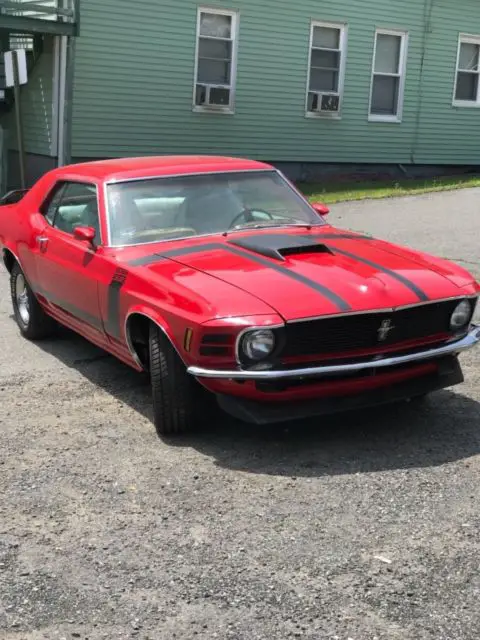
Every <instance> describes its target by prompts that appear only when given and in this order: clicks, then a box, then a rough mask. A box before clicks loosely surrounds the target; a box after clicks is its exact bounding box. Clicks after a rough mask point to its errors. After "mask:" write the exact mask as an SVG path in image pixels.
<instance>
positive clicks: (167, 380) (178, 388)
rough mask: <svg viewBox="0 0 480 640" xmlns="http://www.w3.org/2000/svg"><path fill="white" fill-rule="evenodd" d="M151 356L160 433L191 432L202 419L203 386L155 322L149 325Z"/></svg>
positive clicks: (154, 406)
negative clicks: (186, 367) (191, 373)
mask: <svg viewBox="0 0 480 640" xmlns="http://www.w3.org/2000/svg"><path fill="white" fill-rule="evenodd" d="M149 356H150V377H151V384H152V396H153V416H154V424H155V429H156V431H157V434H158V435H159V436H164V435H178V434H181V433H186V432H188V431H191V430H192V429H193V428H194V427H196V426H197V424H198V422H199V420H200V419H201V418H202V415H201V414H202V411H201V409H200V407H201V405H202V403H201V399H202V393H203V389H202V388H201V387H200V385H199V384H198V382H197V381H196V380H195V379H194V378H193V377H192V376H190V375H189V374H188V373H187V371H186V369H185V365H184V364H183V362H182V360H181V359H180V357H179V355H178V354H177V352H176V351H175V349H174V348H173V346H172V345H171V344H170V342H169V341H168V340H167V338H166V337H165V336H164V334H163V333H162V331H161V330H160V329H159V328H158V327H157V326H156V325H154V324H153V323H152V324H151V325H150V336H149ZM205 393H206V392H205ZM199 401H200V402H199Z"/></svg>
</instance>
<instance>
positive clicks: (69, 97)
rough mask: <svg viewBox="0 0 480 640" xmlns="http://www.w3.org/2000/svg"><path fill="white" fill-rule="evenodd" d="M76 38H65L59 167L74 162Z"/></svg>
mask: <svg viewBox="0 0 480 640" xmlns="http://www.w3.org/2000/svg"><path fill="white" fill-rule="evenodd" d="M75 41H76V38H75V36H65V48H64V56H65V58H64V60H65V63H64V64H65V67H64V73H65V76H64V104H63V140H62V145H61V149H59V151H60V157H59V159H58V160H59V162H58V164H59V165H65V164H70V162H71V160H72V118H73V82H74V63H75Z"/></svg>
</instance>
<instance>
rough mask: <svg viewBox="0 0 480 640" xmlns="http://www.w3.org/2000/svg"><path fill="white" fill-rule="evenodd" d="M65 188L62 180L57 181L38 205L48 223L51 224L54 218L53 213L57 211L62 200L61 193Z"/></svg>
mask: <svg viewBox="0 0 480 640" xmlns="http://www.w3.org/2000/svg"><path fill="white" fill-rule="evenodd" d="M64 190H65V183H64V182H57V184H56V185H55V186H54V187H53V189H52V190H51V191H50V193H49V194H48V196H47V197H46V198H45V200H44V201H43V203H42V206H41V207H40V213H42V214H43V215H44V216H45V219H46V220H47V222H48V224H50V225H53V220H54V218H55V213H56V211H57V208H58V205H59V204H60V202H61V200H62V195H63V192H64Z"/></svg>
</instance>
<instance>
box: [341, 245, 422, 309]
mask: <svg viewBox="0 0 480 640" xmlns="http://www.w3.org/2000/svg"><path fill="white" fill-rule="evenodd" d="M330 248H331V250H332V252H333V253H338V254H340V255H343V256H346V257H347V258H351V259H352V260H356V261H357V262H362V263H363V264H366V265H368V266H369V267H372V268H373V269H377V270H378V271H381V272H382V273H385V274H386V275H388V276H390V277H391V278H394V279H395V280H397V282H401V283H402V284H403V285H404V286H405V287H407V288H408V289H410V291H412V292H413V293H414V294H415V295H416V296H417V297H418V299H419V300H421V301H422V302H428V301H429V300H430V298H429V297H428V296H427V294H426V293H425V291H423V289H421V288H420V287H419V286H418V285H416V284H415V283H414V282H412V281H411V280H410V279H409V278H406V277H405V276H402V275H401V274H400V273H396V272H395V271H392V269H389V268H388V267H384V266H383V265H382V264H378V262H373V260H369V259H368V258H363V257H362V256H358V255H356V254H355V253H352V252H351V251H345V249H339V248H338V247H337V246H334V245H330Z"/></svg>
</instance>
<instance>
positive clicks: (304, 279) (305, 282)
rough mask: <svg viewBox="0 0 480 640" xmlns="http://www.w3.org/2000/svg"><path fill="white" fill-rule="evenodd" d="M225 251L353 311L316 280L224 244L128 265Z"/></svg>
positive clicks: (176, 251)
mask: <svg viewBox="0 0 480 640" xmlns="http://www.w3.org/2000/svg"><path fill="white" fill-rule="evenodd" d="M218 249H220V250H223V251H227V252H229V253H233V254H234V255H237V256H240V257H242V258H245V259H246V260H251V261H252V262H256V263H257V264H261V265H262V266H263V267H268V268H269V269H273V270H274V271H276V272H277V273H280V274H282V275H283V276H285V277H287V278H290V279H291V280H296V281H297V282H299V283H301V284H303V285H305V286H306V287H309V288H310V289H313V290H314V291H316V292H317V293H320V294H321V295H322V296H323V297H324V298H327V299H328V300H330V302H332V303H333V304H334V305H335V306H336V307H338V309H339V310H340V311H351V310H352V307H351V306H350V305H349V304H348V302H347V301H346V300H344V299H343V298H342V297H340V296H339V295H338V294H336V293H335V292H334V291H332V290H331V289H329V288H328V287H326V286H325V285H323V284H321V283H319V282H315V280H311V279H310V278H307V277H306V276H303V275H301V274H299V273H295V272H294V271H291V270H290V269H288V268H287V267H283V266H282V265H280V264H277V263H275V262H273V260H271V259H269V258H264V257H262V256H259V255H255V254H254V253H251V252H250V251H246V250H244V249H241V248H240V247H232V246H229V245H227V244H223V243H221V242H210V243H206V244H202V245H197V246H195V247H181V248H179V249H171V250H170V251H164V252H162V253H157V254H154V255H153V256H146V257H145V258H137V259H136V260H131V261H130V262H129V263H128V264H129V265H131V266H135V267H139V266H147V265H149V264H153V263H155V262H161V261H162V260H164V259H165V258H176V257H180V256H184V255H189V254H192V253H203V252H204V251H213V250H218Z"/></svg>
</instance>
